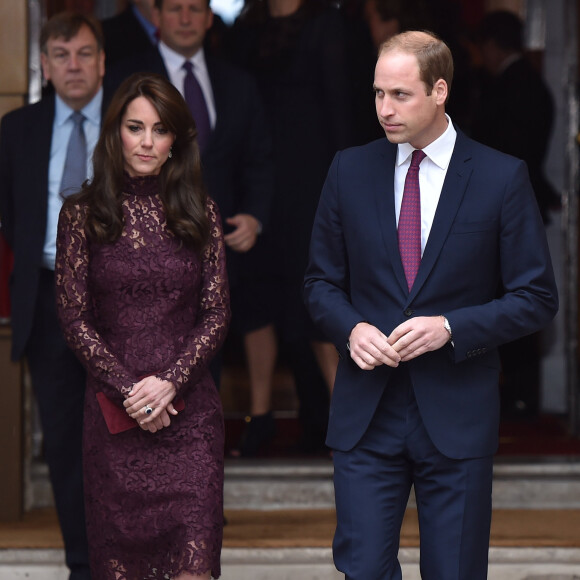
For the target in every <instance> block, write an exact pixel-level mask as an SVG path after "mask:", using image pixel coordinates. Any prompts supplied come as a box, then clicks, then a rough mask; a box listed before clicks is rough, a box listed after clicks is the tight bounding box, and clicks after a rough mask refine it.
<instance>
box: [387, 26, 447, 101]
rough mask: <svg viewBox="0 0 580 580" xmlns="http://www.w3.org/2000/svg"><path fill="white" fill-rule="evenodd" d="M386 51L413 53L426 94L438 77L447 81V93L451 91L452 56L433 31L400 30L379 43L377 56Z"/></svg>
mask: <svg viewBox="0 0 580 580" xmlns="http://www.w3.org/2000/svg"><path fill="white" fill-rule="evenodd" d="M387 52H404V53H407V54H414V55H415V57H416V58H417V63H418V64H419V78H420V79H421V80H422V81H423V83H424V84H425V88H426V90H427V94H428V95H430V94H431V92H432V91H433V86H434V85H435V83H436V82H437V81H438V80H439V79H443V80H444V81H445V82H446V83H447V90H448V93H449V92H451V83H452V81H453V56H452V54H451V50H449V47H448V46H447V45H446V44H445V43H444V42H443V41H442V40H441V39H440V38H439V37H438V36H437V35H436V34H435V33H433V32H429V31H419V30H409V31H408V32H401V34H396V35H395V36H392V37H391V38H389V39H388V40H386V41H385V42H383V44H381V46H380V48H379V58H380V57H381V56H382V55H383V54H385V53H387ZM447 98H449V94H448V95H447Z"/></svg>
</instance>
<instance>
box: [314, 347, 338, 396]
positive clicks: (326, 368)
mask: <svg viewBox="0 0 580 580" xmlns="http://www.w3.org/2000/svg"><path fill="white" fill-rule="evenodd" d="M312 350H313V351H314V354H315V356H316V360H317V361H318V366H319V367H320V371H321V372H322V376H323V377H324V380H325V382H326V384H327V386H328V391H329V392H330V393H331V394H332V389H333V388H334V379H335V378H336V367H337V366H338V352H337V350H336V348H335V346H334V345H333V344H332V343H331V342H321V341H313V342H312Z"/></svg>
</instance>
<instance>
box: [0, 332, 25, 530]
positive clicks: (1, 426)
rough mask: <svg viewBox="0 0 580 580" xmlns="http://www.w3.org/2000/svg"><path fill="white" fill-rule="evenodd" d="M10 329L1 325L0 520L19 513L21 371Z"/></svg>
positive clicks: (21, 479) (19, 514) (20, 515)
mask: <svg viewBox="0 0 580 580" xmlns="http://www.w3.org/2000/svg"><path fill="white" fill-rule="evenodd" d="M10 343H11V340H10V329H9V327H7V326H0V377H2V383H1V392H2V404H1V405H0V441H2V445H0V465H1V466H2V477H0V522H14V521H18V520H19V519H21V517H22V487H23V478H22V380H21V377H22V373H21V367H20V364H19V363H13V362H11V361H10Z"/></svg>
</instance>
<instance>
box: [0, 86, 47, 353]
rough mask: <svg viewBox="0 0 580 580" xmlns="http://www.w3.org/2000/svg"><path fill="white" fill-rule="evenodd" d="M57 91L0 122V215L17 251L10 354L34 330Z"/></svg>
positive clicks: (21, 350)
mask: <svg viewBox="0 0 580 580" xmlns="http://www.w3.org/2000/svg"><path fill="white" fill-rule="evenodd" d="M53 120H54V96H48V97H45V98H44V99H43V100H41V101H39V102H38V103H36V104H34V105H30V106H26V107H22V108H20V109H16V110H15V111H12V112H10V113H7V114H6V115H4V117H3V118H2V125H1V127H0V220H1V221H2V233H3V234H4V235H5V237H6V240H7V241H8V244H9V245H10V247H11V248H12V251H13V252H14V270H13V272H12V274H11V279H10V315H11V324H12V356H13V358H14V359H15V360H16V359H19V358H20V357H21V356H22V355H23V353H24V349H25V347H26V343H27V341H28V338H29V336H30V331H31V328H32V322H33V319H34V309H35V304H36V296H37V292H38V281H39V276H40V267H41V265H42V254H43V248H44V238H45V235H46V221H47V212H48V166H49V160H50V146H51V140H52V124H53Z"/></svg>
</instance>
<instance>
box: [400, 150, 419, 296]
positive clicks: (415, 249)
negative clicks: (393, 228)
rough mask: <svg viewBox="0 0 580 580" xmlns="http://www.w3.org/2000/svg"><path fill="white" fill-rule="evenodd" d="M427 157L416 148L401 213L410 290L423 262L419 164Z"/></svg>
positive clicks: (403, 244) (406, 273) (405, 267)
mask: <svg viewBox="0 0 580 580" xmlns="http://www.w3.org/2000/svg"><path fill="white" fill-rule="evenodd" d="M423 159H425V153H423V151H421V149H415V151H413V156H412V158H411V166H410V167H409V170H408V171H407V177H406V178H405V189H404V190H403V200H402V202H401V212H400V214H399V230H398V234H399V252H400V253H401V261H402V262H403V269H404V270H405V278H407V286H408V287H409V292H410V291H411V288H412V287H413V282H415V276H416V275H417V272H418V271H419V264H420V263H421V192H420V191H419V165H420V163H421V161H423Z"/></svg>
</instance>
